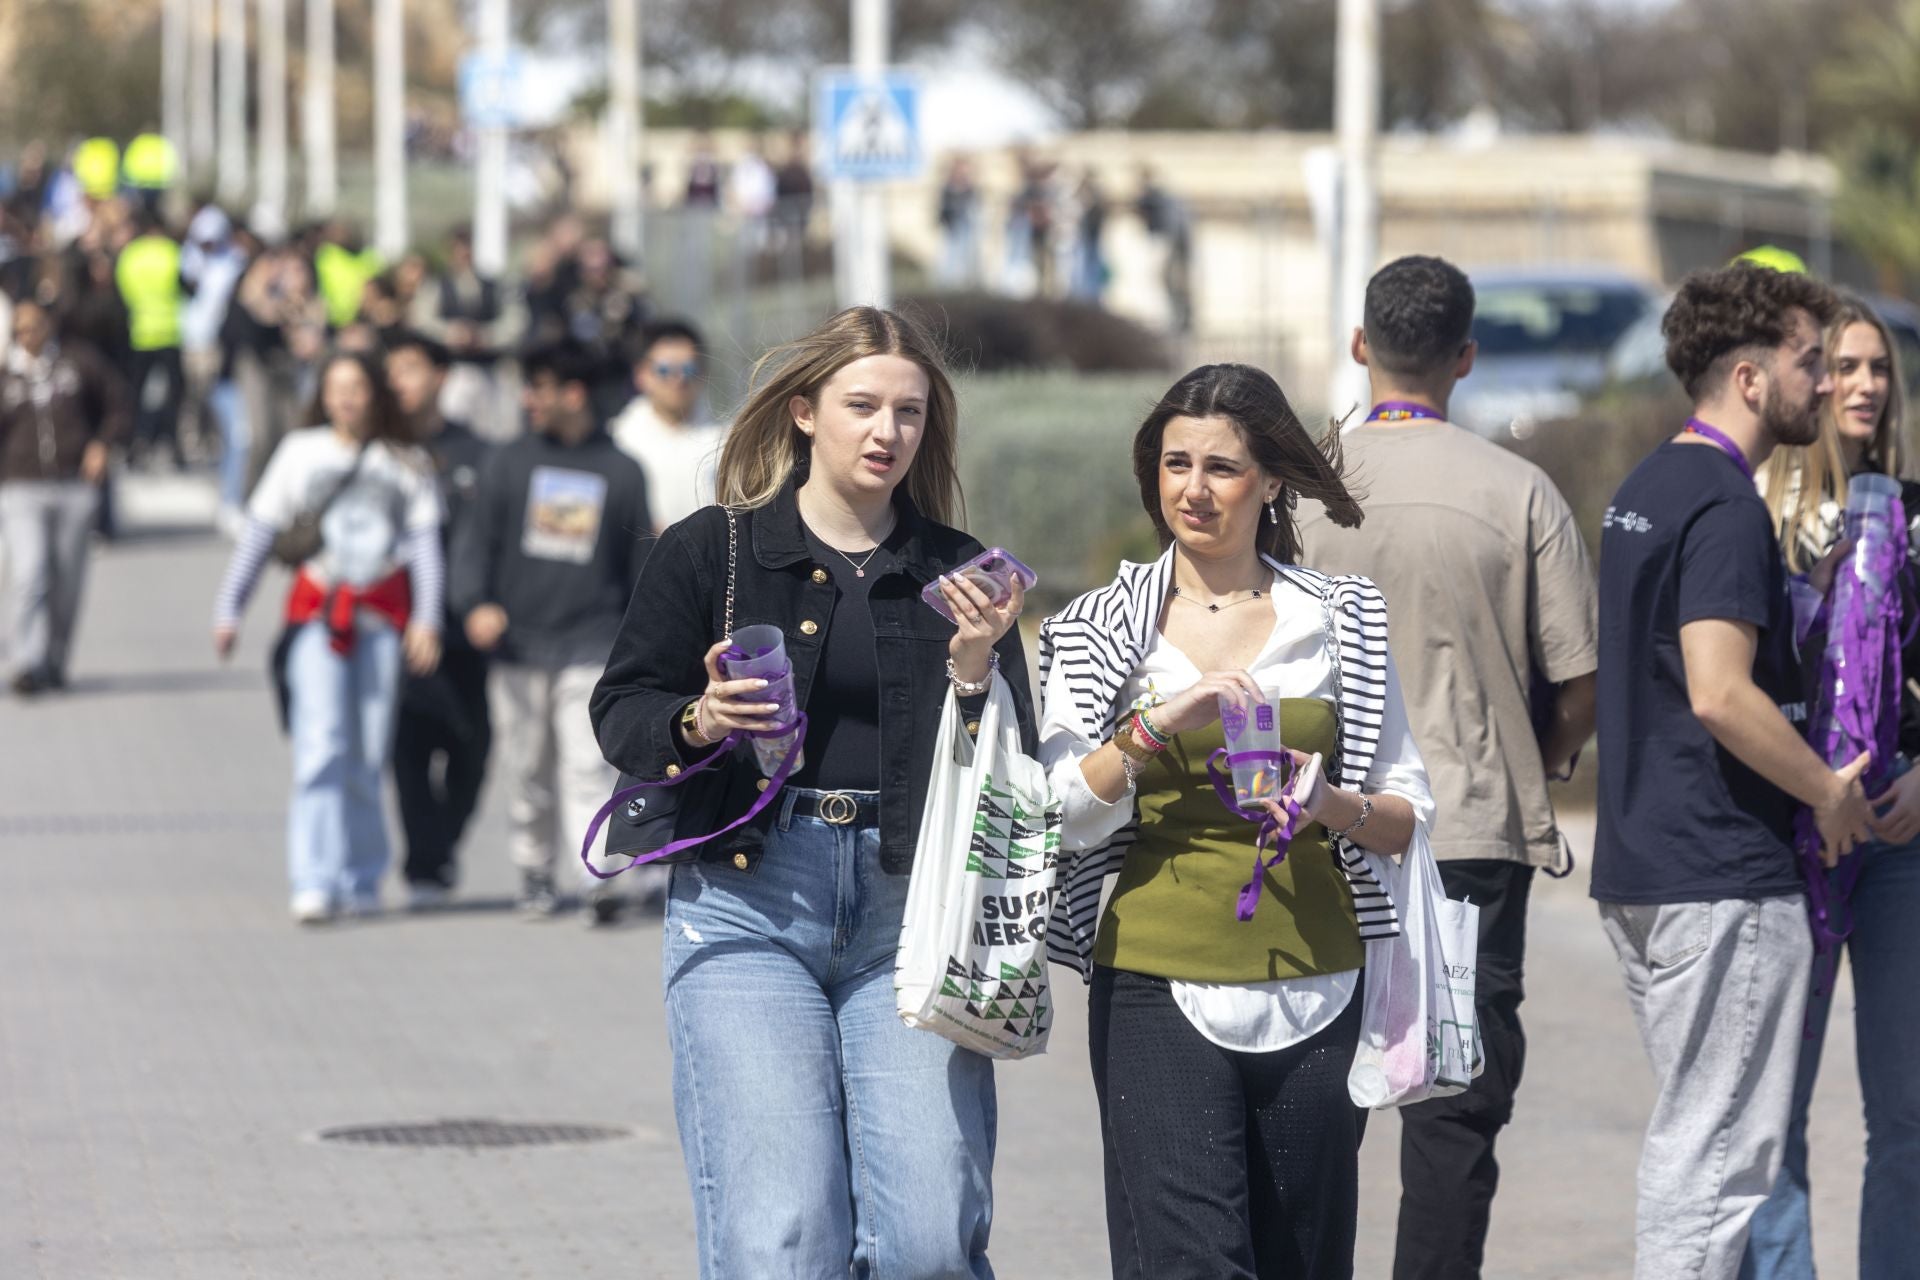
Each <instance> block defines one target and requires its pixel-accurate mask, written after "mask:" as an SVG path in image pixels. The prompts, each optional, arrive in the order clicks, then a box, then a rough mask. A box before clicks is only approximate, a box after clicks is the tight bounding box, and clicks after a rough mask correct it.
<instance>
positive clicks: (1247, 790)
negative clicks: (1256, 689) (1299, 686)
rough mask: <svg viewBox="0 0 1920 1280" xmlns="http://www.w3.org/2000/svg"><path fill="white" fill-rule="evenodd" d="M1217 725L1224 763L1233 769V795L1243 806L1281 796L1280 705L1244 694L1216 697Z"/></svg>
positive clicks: (1252, 805)
mask: <svg viewBox="0 0 1920 1280" xmlns="http://www.w3.org/2000/svg"><path fill="white" fill-rule="evenodd" d="M1219 703H1220V728H1221V731H1222V733H1223V734H1224V735H1225V737H1226V740H1227V765H1228V766H1229V767H1230V768H1231V769H1232V770H1233V798H1234V800H1235V801H1236V802H1237V803H1238V804H1239V805H1240V807H1241V808H1243V809H1251V808H1253V807H1254V806H1255V805H1256V804H1258V803H1259V802H1260V801H1262V800H1278V799H1279V798H1280V779H1281V773H1282V771H1281V759H1282V755H1283V752H1282V748H1281V745H1280V708H1279V707H1278V706H1277V705H1275V704H1274V703H1272V702H1269V701H1267V700H1265V699H1264V698H1263V699H1261V700H1260V701H1258V702H1256V701H1254V700H1253V699H1252V698H1251V697H1250V696H1248V695H1247V694H1244V693H1243V694H1239V695H1234V694H1226V693H1223V694H1221V695H1220V697H1219Z"/></svg>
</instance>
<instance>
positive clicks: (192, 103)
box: [182, 0, 214, 185]
mask: <svg viewBox="0 0 1920 1280" xmlns="http://www.w3.org/2000/svg"><path fill="white" fill-rule="evenodd" d="M187 55H188V62H189V63H190V64H191V65H190V69H189V71H188V77H187V78H188V80H189V81H190V82H191V83H190V85H189V88H188V94H187V117H188V119H187V148H186V150H185V151H184V152H183V153H182V154H183V155H184V156H185V157H186V166H187V173H188V174H189V175H190V181H192V182H193V183H194V184H196V185H201V184H204V183H205V182H206V179H207V175H208V174H209V173H211V172H212V171H213V157H214V137H213V118H214V73H213V0H187Z"/></svg>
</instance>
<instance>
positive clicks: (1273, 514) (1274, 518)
mask: <svg viewBox="0 0 1920 1280" xmlns="http://www.w3.org/2000/svg"><path fill="white" fill-rule="evenodd" d="M1267 520H1268V522H1269V523H1271V524H1279V523H1280V513H1279V512H1278V511H1275V510H1274V509H1273V499H1272V498H1268V499H1267Z"/></svg>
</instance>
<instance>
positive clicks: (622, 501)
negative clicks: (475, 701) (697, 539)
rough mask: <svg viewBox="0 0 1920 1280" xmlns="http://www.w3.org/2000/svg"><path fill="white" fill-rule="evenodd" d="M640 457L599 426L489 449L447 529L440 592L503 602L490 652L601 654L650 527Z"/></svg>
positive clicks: (462, 599) (540, 658)
mask: <svg viewBox="0 0 1920 1280" xmlns="http://www.w3.org/2000/svg"><path fill="white" fill-rule="evenodd" d="M652 531H653V519H652V517H651V516H649V515H648V514H647V482H646V480H645V478H644V477H643V476H642V474H641V471H640V464H639V463H637V462H635V461H634V460H633V459H632V458H629V457H628V456H627V455H626V454H624V453H622V452H621V451H620V449H619V447H618V446H616V445H615V444H614V443H613V441H612V440H611V439H610V438H609V437H608V436H607V434H606V433H605V432H604V431H596V432H594V434H593V435H591V436H589V437H587V439H585V440H583V441H581V442H580V443H579V444H576V445H568V444H564V443H562V442H561V441H559V440H557V439H554V438H552V437H550V436H546V435H542V434H540V433H538V432H529V433H528V434H526V435H524V436H521V437H520V438H519V439H517V440H515V441H513V442H512V443H510V444H506V445H502V446H501V447H499V448H498V449H495V450H494V451H493V455H492V457H490V458H488V459H487V461H486V465H485V468H484V470H483V471H482V472H481V475H480V488H479V491H478V492H477V493H476V494H475V495H474V499H473V502H472V503H471V505H470V506H469V507H468V509H467V511H466V512H465V513H464V514H463V515H462V516H461V518H460V520H459V521H458V523H457V524H456V526H455V528H454V532H453V547H454V550H453V563H452V565H451V566H450V567H449V570H448V590H447V598H448V600H449V602H451V604H452V605H453V608H454V610H455V612H456V614H457V615H458V616H460V617H462V618H464V617H466V615H467V614H469V613H471V612H472V611H473V610H474V609H475V608H477V607H479V606H480V605H483V604H497V605H500V606H501V607H502V608H504V609H505V610H506V611H507V633H506V635H505V637H503V638H502V640H501V642H500V647H499V649H498V650H497V651H496V653H495V656H496V657H497V658H499V659H500V660H501V661H504V662H518V663H526V664H528V665H531V666H539V667H547V668H558V667H566V666H575V665H579V664H584V663H592V664H594V665H596V666H597V665H599V664H600V663H603V662H605V661H606V660H607V651H608V650H609V649H611V648H612V647H613V637H614V634H615V633H616V632H618V631H619V630H620V619H621V617H622V615H623V614H624V613H625V611H626V608H627V600H628V597H629V596H631V595H632V593H633V583H634V579H635V578H636V577H638V576H639V572H640V564H641V562H642V561H643V560H644V559H645V555H646V552H645V548H644V547H643V545H642V540H643V539H648V538H650V537H651V536H652Z"/></svg>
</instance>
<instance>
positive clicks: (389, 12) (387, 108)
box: [373, 0, 408, 262]
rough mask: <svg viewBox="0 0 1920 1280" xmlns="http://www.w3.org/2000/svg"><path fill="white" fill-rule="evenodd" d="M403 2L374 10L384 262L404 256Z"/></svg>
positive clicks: (376, 231)
mask: <svg viewBox="0 0 1920 1280" xmlns="http://www.w3.org/2000/svg"><path fill="white" fill-rule="evenodd" d="M405 42H406V23H405V15H404V13H403V11H402V0H374V6H373V189H374V211H373V223H374V227H373V243H374V247H375V248H376V249H378V250H379V251H380V254H381V256H382V257H384V258H386V259H387V260H388V261H389V262H392V261H395V260H397V259H398V258H399V257H400V255H402V254H404V253H405V252H406V251H407V239H408V232H407V134H406V129H407V71H406V43H405Z"/></svg>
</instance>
